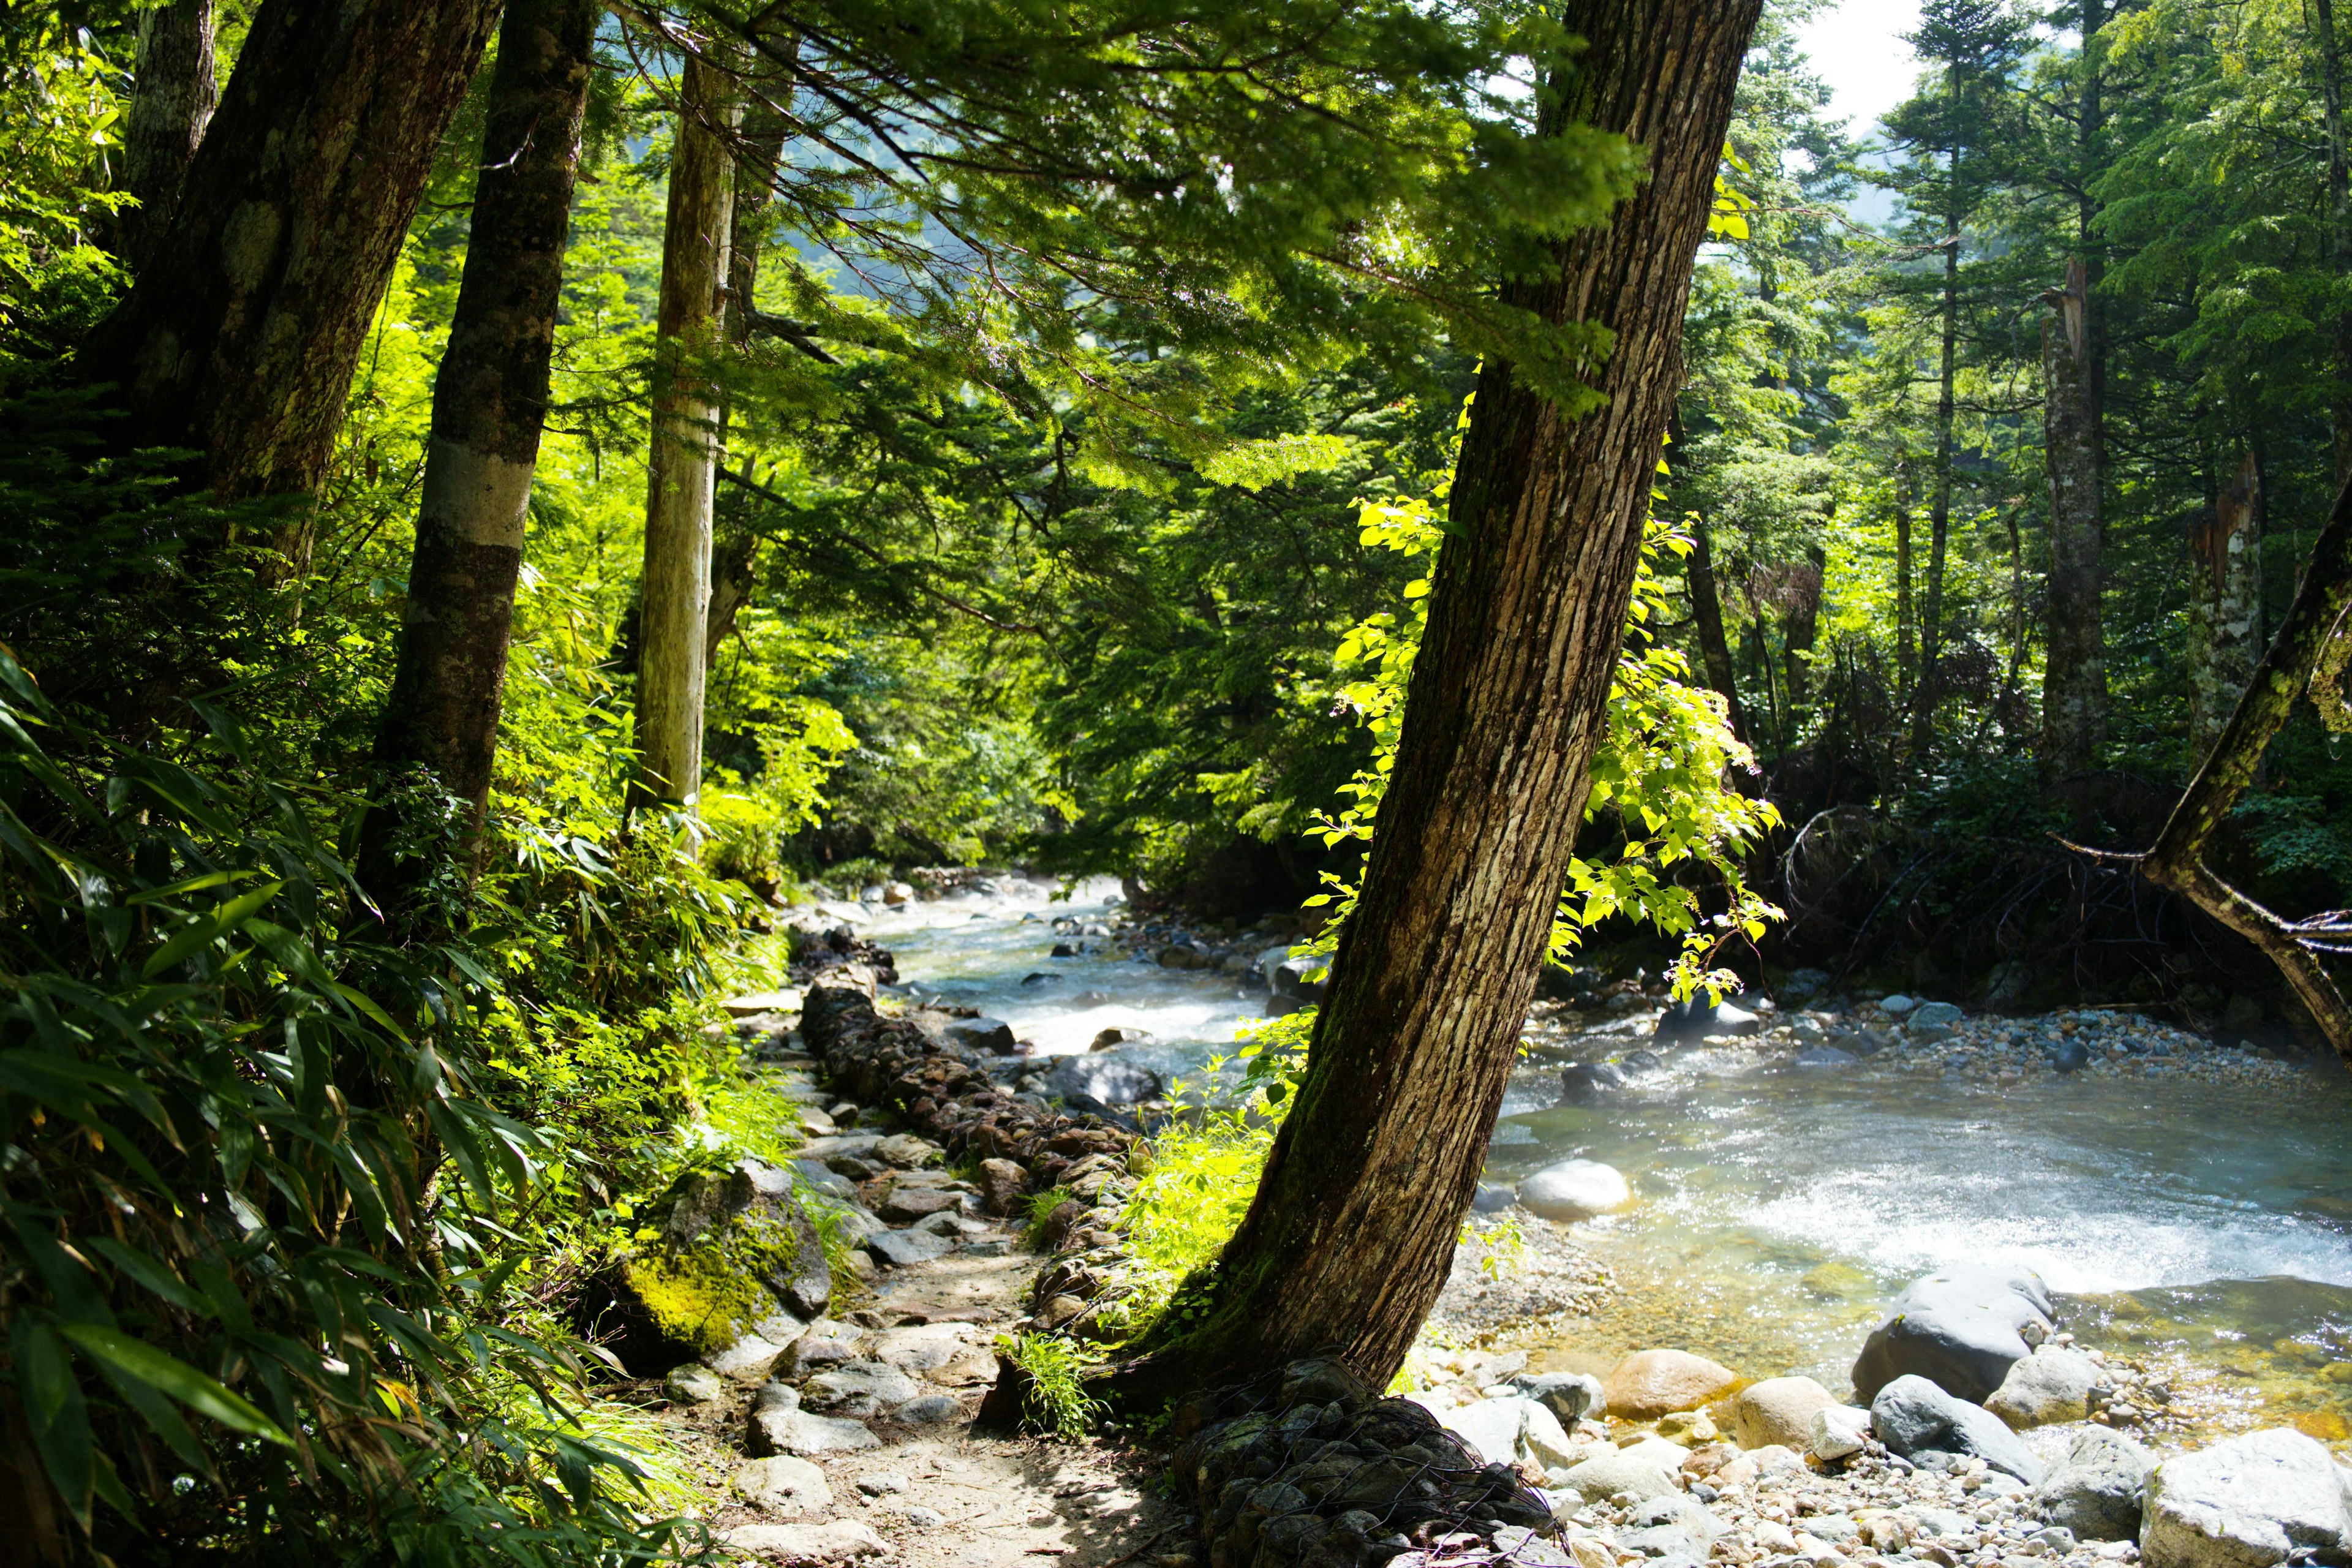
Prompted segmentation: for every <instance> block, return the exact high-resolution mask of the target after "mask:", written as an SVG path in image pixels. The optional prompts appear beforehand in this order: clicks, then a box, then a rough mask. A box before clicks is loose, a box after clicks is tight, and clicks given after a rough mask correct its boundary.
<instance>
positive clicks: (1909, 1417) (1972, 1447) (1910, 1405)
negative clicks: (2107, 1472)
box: [1870, 1376, 2042, 1486]
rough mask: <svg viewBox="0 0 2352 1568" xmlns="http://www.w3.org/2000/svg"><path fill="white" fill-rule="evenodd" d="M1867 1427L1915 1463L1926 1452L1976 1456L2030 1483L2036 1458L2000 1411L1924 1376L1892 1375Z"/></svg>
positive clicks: (2036, 1474)
mask: <svg viewBox="0 0 2352 1568" xmlns="http://www.w3.org/2000/svg"><path fill="white" fill-rule="evenodd" d="M1870 1425H1871V1429H1872V1430H1873V1431H1874V1432H1876V1433H1877V1434H1878V1440H1879V1441H1880V1442H1882V1443H1884V1444H1885V1445H1886V1447H1887V1448H1888V1450H1889V1451H1890V1452H1893V1453H1896V1454H1900V1455H1902V1456H1903V1457H1904V1458H1906V1459H1909V1460H1911V1461H1913V1462H1914V1463H1917V1462H1919V1461H1920V1460H1921V1459H1923V1458H1927V1456H1930V1455H1945V1456H1949V1457H1954V1458H1976V1459H1982V1460H1983V1461H1984V1462H1985V1463H1986V1464H1988V1465H1990V1466H1991V1467H1992V1468H1994V1469H1996V1470H2000V1471H2001V1472H2002V1473H2003V1474H2006V1475H2011V1476H2015V1477H2016V1478H2017V1479H2019V1480H2021V1481H2023V1482H2024V1483H2025V1484H2026V1485H2028V1486H2032V1484H2034V1483H2035V1482H2036V1481H2039V1480H2040V1479H2042V1461H2041V1460H2039V1459H2037V1458H2034V1457H2033V1452H2032V1449H2030V1448H2028V1447H2026V1446H2025V1445H2024V1444H2023V1443H2022V1442H2021V1441H2019V1439H2018V1436H2017V1434H2016V1433H2014V1432H2012V1431H2011V1430H2010V1429H2009V1427H2008V1426H2006V1425H2004V1424H2003V1423H2002V1421H2001V1419H2000V1416H1998V1415H1993V1414H1992V1413H1991V1412H1990V1411H1988V1410H1985V1409H1983V1408H1981V1407H1980V1406H1978V1405H1970V1404H1969V1403H1968V1402H1967V1401H1966V1400H1961V1399H1955V1398H1953V1397H1952V1396H1951V1395H1950V1394H1947V1393H1945V1392H1944V1391H1943V1390H1942V1389H1940V1388H1938V1387H1937V1386H1936V1385H1935V1384H1932V1383H1930V1382H1928V1381H1927V1379H1926V1378H1924V1377H1916V1376H1905V1377H1898V1378H1896V1379H1895V1381H1894V1382H1892V1383H1890V1384H1887V1385H1886V1386H1885V1387H1884V1388H1882V1389H1880V1390H1879V1391H1878V1397H1877V1398H1875V1399H1874V1400H1872V1401H1871V1404H1870Z"/></svg>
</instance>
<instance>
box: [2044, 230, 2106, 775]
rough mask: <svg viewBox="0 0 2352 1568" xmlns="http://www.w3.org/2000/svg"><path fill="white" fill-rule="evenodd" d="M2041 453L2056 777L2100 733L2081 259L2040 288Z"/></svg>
mask: <svg viewBox="0 0 2352 1568" xmlns="http://www.w3.org/2000/svg"><path fill="white" fill-rule="evenodd" d="M2045 298H2047V299H2048V300H2049V301H2050V303H2051V305H2052V307H2053V309H2052V311H2051V317H2050V320H2049V321H2045V322H2043V323H2042V387H2043V396H2042V461H2043V466H2044V467H2045V468H2047V469H2048V470H2049V474H2050V584H2049V598H2048V604H2047V606H2046V609H2045V612H2044V636H2045V637H2046V638H2047V643H2048V654H2047V659H2046V662H2045V663H2044V665H2043V667H2042V768H2043V771H2044V772H2045V773H2048V774H2049V775H2050V776H2052V777H2053V778H2068V777H2072V776H2073V775H2074V774H2077V773H2088V772H2090V771H2091V770H2092V769H2093V768H2095V767H2097V766H2098V765H2099V748H2100V746H2101V745H2103V744H2105V741H2106V737H2107V676H2106V659H2105V635H2104V632H2103V631H2102V628H2101V626H2100V620H2099V585H2100V579H2099V550H2100V545H2101V542H2102V539H2103V534H2104V530H2103V528H2102V527H2101V522H2100V506H2099V451H2098V441H2097V426H2096V415H2095V410H2094V408H2093V405H2092V402H2091V378H2090V363H2089V361H2090V347H2091V345H2090V342H2089V326H2090V320H2089V303H2090V301H2089V297H2088V283H2087V281H2086V278H2085V274H2084V267H2083V262H2082V259H2081V258H2079V257H2078V258H2074V259H2072V260H2069V261H2068V262H2067V264H2066V287H2065V288H2064V289H2062V290H2059V291H2057V292H2054V293H2053V294H2051V295H2048V296H2045Z"/></svg>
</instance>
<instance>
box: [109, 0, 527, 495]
mask: <svg viewBox="0 0 2352 1568" xmlns="http://www.w3.org/2000/svg"><path fill="white" fill-rule="evenodd" d="M498 14H499V5H498V0H355V3H352V4H345V5H313V4H310V3H308V0H267V3H266V4H264V5H262V7H261V9H260V11H259V13H258V14H257V16H255V18H254V22H253V27H252V30H251V31H250V32H249V33H248V34H247V37H246V41H245V44H244V47H243V48H242V49H241V51H240V52H239V54H238V56H237V63H236V74H235V75H233V76H232V77H231V78H230V79H229V83H228V90H227V92H226V95H225V96H224V98H223V100H222V103H221V107H220V110H219V112H218V113H216V114H215V115H214V116H213V120H212V123H211V125H210V127H209V128H208V129H207V130H206V131H205V137H204V142H203V144H202V145H201V146H200V147H198V148H197V150H196V156H195V161H194V163H193V164H191V165H190V167H189V169H188V176H187V181H186V184H185V185H184V188H183V192H182V195H181V198H180V206H179V211H178V213H177V214H176V215H175V216H173V220H172V225H171V227H170V228H169V229H168V230H167V231H166V232H165V233H164V234H163V237H162V238H161V239H160V240H159V241H157V243H156V245H155V246H154V248H153V250H152V254H151V256H150V258H149V260H148V264H147V268H146V270H145V271H144V272H143V273H142V276H141V279H140V281H139V283H138V284H137V285H136V286H135V287H134V288H133V289H131V293H130V295H129V297H128V298H126V299H125V300H123V301H122V303H121V305H119V306H117V307H116V308H115V310H114V312H113V313H112V314H111V315H110V316H109V317H108V318H107V319H106V320H105V321H102V322H100V325H99V326H98V328H97V329H96V330H95V331H93V332H92V333H91V335H90V338H89V342H87V343H85V344H84V345H83V349H82V353H81V355H80V359H79V363H80V367H81V372H82V374H84V375H85V376H86V377H87V378H88V379H89V380H91V381H98V382H112V383H115V384H117V386H118V388H119V395H120V397H121V401H122V403H123V405H125V407H126V409H127V411H128V413H129V414H130V416H131V417H130V420H129V422H128V425H127V426H126V428H125V429H124V431H123V436H124V437H125V439H126V440H127V441H128V442H130V443H131V444H134V445H137V446H142V447H194V448H195V449H196V450H197V451H198V452H200V453H201V454H202V455H203V456H202V458H201V461H200V462H199V464H198V465H197V468H196V469H195V471H194V475H193V476H192V477H194V478H195V479H199V480H200V481H201V482H203V483H205V484H206V485H209V486H210V487H211V488H213V489H215V490H217V491H219V492H220V493H221V494H223V495H225V496H229V497H239V496H252V495H264V494H277V493H283V492H289V491H302V490H308V489H312V488H314V487H315V486H316V485H317V483H318V482H319V480H320V478H321V476H322V475H323V474H324V472H325V470H326V466H327V460H328V458H329V457H330V456H331V453H332V451H333V447H334V440H335V430H336V427H337V426H338V425H339V424H340V423H341V419H342V413H343V399H344V397H345V395H347V394H348V393H349V392H350V390H351V382H352V369H353V367H354V366H355V365H356V364H357V363H358V357H359V352H360V348H361V346H362V344H363V343H364V342H366V340H367V331H368V326H369V323H370V322H371V321H373V319H374V316H375V309H376V305H377V303H378V302H379V301H380V300H382V299H383V289H384V285H385V283H386V282H387V281H388V280H389V279H391V276H392V269H393V266H394V262H396V261H397V260H398V259H399V257H400V245H401V241H402V239H403V237H405V236H406V234H407V233H408V224H409V220H410V218H412V217H414V216H415V212H416V203H417V200H418V198H419V196H420V195H422V194H423V192H424V189H425V175H426V174H427V173H428V172H429V171H430V169H431V166H432V163H433V155H434V153H435V152H436V150H437V149H438V147H439V146H440V143H441V136H442V133H443V132H445V131H446V130H447V129H448V125H449V121H450V117H451V116H452V115H454V114H455V113H456V112H457V105H458V102H459V101H460V100H462V99H463V98H464V97H465V94H466V88H467V83H468V82H470V81H471V80H472V79H473V75H474V70H475V68H476V67H477V66H478V65H479V64H480V62H481V58H482V47H483V45H484V44H485V43H486V42H487V41H488V37H489V33H490V26H491V24H492V23H493V22H494V21H495V20H496V19H497V16H498Z"/></svg>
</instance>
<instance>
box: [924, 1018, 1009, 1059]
mask: <svg viewBox="0 0 2352 1568" xmlns="http://www.w3.org/2000/svg"><path fill="white" fill-rule="evenodd" d="M940 1039H942V1040H944V1041H946V1042H947V1043H948V1044H949V1045H951V1046H962V1047H965V1048H966V1049H969V1050H974V1051H982V1052H985V1053H986V1054H988V1055H990V1056H998V1057H1009V1056H1011V1055H1013V1052H1014V1049H1015V1047H1014V1044H1013V1026H1012V1025H1010V1024H1008V1023H1006V1022H1005V1021H1004V1020H1003V1019H1002V1018H955V1019H950V1021H949V1022H948V1024H947V1025H946V1026H944V1027H942V1028H941V1029H940Z"/></svg>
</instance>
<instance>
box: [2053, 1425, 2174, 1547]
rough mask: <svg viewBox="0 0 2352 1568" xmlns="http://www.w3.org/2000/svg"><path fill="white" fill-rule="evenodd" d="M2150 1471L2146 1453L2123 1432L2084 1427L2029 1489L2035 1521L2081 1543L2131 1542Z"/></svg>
mask: <svg viewBox="0 0 2352 1568" xmlns="http://www.w3.org/2000/svg"><path fill="white" fill-rule="evenodd" d="M2154 1468H2156V1461H2155V1459H2153V1458H2150V1457H2149V1455H2148V1452H2147V1449H2145V1448H2143V1447H2140V1446H2139V1445H2138V1444H2137V1443H2135V1442H2133V1441H2132V1440H2131V1439H2130V1438H2129V1437H2126V1436H2124V1435H2123V1434H2122V1433H2120V1432H2109V1431H2106V1430H2105V1429H2103V1428H2101V1427H2097V1426H2091V1427H2086V1428H2084V1430H2083V1431H2080V1432H2077V1433H2076V1434H2075V1435H2074V1442H2072V1443H2070V1444H2069V1445H2067V1447H2066V1457H2065V1458H2063V1459H2061V1460H2059V1461H2058V1463H2056V1464H2055V1465H2053V1466H2052V1467H2051V1468H2050V1473H2049V1474H2048V1475H2046V1476H2044V1477H2042V1480H2041V1482H2040V1483H2039V1484H2038V1485H2036V1486H2035V1487H2034V1489H2033V1498H2032V1507H2033V1514H2034V1517H2035V1518H2037V1519H2039V1520H2041V1521H2042V1522H2043V1523H2044V1524H2053V1525H2063V1526H2064V1527H2065V1528H2066V1529H2068V1530H2071V1531H2074V1533H2075V1534H2076V1535H2077V1536H2079V1537H2080V1538H2082V1539H2083V1540H2084V1541H2130V1540H2132V1539H2134V1538H2136V1537H2137V1535H2138V1534H2139V1525H2140V1511H2141V1508H2142V1505H2143V1503H2144V1501H2145V1500H2146V1498H2147V1477H2148V1472H2149V1471H2150V1470H2153V1469H2154Z"/></svg>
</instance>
